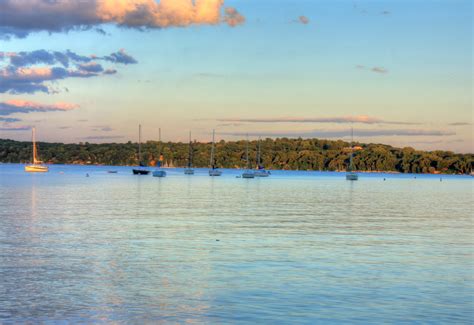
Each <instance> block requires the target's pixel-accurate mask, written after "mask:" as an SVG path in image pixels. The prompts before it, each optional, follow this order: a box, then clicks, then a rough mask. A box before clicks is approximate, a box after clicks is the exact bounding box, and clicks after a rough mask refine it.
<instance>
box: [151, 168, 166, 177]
mask: <svg viewBox="0 0 474 325" xmlns="http://www.w3.org/2000/svg"><path fill="white" fill-rule="evenodd" d="M153 177H166V172H165V171H164V170H155V171H153Z"/></svg>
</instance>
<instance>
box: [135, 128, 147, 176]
mask: <svg viewBox="0 0 474 325" xmlns="http://www.w3.org/2000/svg"><path fill="white" fill-rule="evenodd" d="M138 163H139V167H140V168H133V169H132V172H133V175H148V174H150V171H149V170H148V169H146V168H145V167H146V165H145V164H144V163H143V162H142V126H141V124H140V125H138Z"/></svg>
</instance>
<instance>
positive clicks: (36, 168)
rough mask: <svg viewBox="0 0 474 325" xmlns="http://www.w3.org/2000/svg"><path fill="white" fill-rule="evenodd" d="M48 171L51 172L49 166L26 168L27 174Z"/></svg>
mask: <svg viewBox="0 0 474 325" xmlns="http://www.w3.org/2000/svg"><path fill="white" fill-rule="evenodd" d="M48 171H49V168H48V167H47V166H42V165H28V166H25V172H28V173H46V172H48Z"/></svg>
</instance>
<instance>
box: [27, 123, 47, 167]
mask: <svg viewBox="0 0 474 325" xmlns="http://www.w3.org/2000/svg"><path fill="white" fill-rule="evenodd" d="M31 133H32V134H31V135H32V142H33V164H31V165H27V166H25V172H28V173H45V172H47V171H49V168H48V166H45V165H42V164H41V163H42V162H41V161H40V160H38V159H37V157H36V156H37V152H36V129H35V128H33V129H32V132H31Z"/></svg>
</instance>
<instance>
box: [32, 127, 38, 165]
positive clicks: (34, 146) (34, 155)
mask: <svg viewBox="0 0 474 325" xmlns="http://www.w3.org/2000/svg"><path fill="white" fill-rule="evenodd" d="M31 137H32V142H33V164H36V162H37V160H36V128H35V127H33V128H32V130H31Z"/></svg>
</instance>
